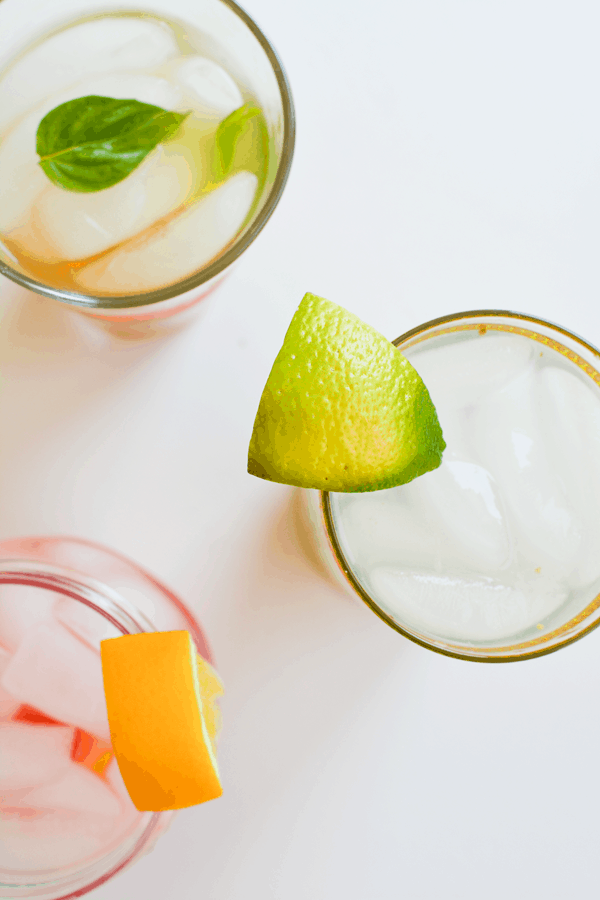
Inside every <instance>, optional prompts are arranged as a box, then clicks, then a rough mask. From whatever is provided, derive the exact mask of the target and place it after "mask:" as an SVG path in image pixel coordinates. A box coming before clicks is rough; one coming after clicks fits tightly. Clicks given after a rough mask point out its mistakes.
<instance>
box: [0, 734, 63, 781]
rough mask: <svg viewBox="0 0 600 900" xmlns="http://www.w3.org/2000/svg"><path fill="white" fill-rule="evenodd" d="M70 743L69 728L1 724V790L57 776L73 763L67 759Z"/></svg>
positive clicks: (50, 779) (48, 779)
mask: <svg viewBox="0 0 600 900" xmlns="http://www.w3.org/2000/svg"><path fill="white" fill-rule="evenodd" d="M72 742H73V730H72V729H71V728H62V727H59V726H52V727H44V726H41V725H21V724H13V723H10V722H8V723H2V724H0V791H2V792H4V791H14V790H20V789H22V788H29V787H34V786H37V785H40V784H45V783H46V782H49V781H52V780H53V779H56V778H59V777H60V776H61V775H62V773H63V772H66V771H67V769H68V768H69V766H71V765H73V764H72V763H71V761H70V758H69V754H70V751H71V744H72ZM0 799H1V794H0Z"/></svg>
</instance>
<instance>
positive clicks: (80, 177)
mask: <svg viewBox="0 0 600 900" xmlns="http://www.w3.org/2000/svg"><path fill="white" fill-rule="evenodd" d="M188 115H189V113H175V112H168V111H167V110H164V109H161V107H160V106H152V105H151V104H149V103H140V102H139V100H115V99H114V98H112V97H96V96H93V95H92V96H90V97H78V98H77V99H76V100H69V101H68V102H67V103H61V105H60V106H57V107H56V108H55V109H53V110H52V111H51V112H49V113H48V114H47V115H45V116H44V118H43V119H42V121H41V122H40V124H39V126H38V130H37V140H36V151H37V153H38V154H39V156H40V166H41V167H42V169H43V170H44V172H45V173H46V175H47V176H48V178H49V179H50V181H52V182H53V183H54V184H56V185H58V187H61V188H65V190H67V191H79V192H82V193H90V192H93V191H103V190H105V188H109V187H112V186H113V184H118V183H119V181H123V179H124V178H127V176H128V175H129V174H130V173H131V172H133V170H134V169H136V168H137V167H138V166H139V164H140V163H141V162H142V161H143V160H144V159H145V158H146V156H147V155H148V154H149V153H150V151H151V150H154V148H155V147H156V145H157V144H159V143H161V141H165V140H167V138H169V137H171V136H172V135H173V134H174V133H175V132H176V131H177V129H178V128H179V126H180V125H181V123H182V122H183V120H184V119H185V118H186V117H187V116H188Z"/></svg>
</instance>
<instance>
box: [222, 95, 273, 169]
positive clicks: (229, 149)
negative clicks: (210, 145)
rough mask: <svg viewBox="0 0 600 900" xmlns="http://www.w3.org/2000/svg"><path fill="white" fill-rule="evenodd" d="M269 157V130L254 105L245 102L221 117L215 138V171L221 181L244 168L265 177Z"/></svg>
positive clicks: (260, 111) (262, 116) (261, 114)
mask: <svg viewBox="0 0 600 900" xmlns="http://www.w3.org/2000/svg"><path fill="white" fill-rule="evenodd" d="M268 158H269V132H268V129H267V123H266V121H265V117H264V115H263V113H262V110H260V109H259V108H258V107H257V106H253V105H252V104H251V103H246V104H245V106H240V108H239V109H236V110H235V111H234V112H232V113H231V114H230V115H229V116H227V118H226V119H223V121H222V122H221V124H220V125H219V127H218V129H217V134H216V137H215V159H214V174H215V180H216V181H222V180H223V179H224V178H227V177H228V176H229V175H231V174H233V172H236V171H240V170H241V169H246V170H247V171H249V172H253V173H254V174H255V175H257V176H258V180H259V183H260V182H261V181H263V180H264V178H265V177H266V172H267V165H268Z"/></svg>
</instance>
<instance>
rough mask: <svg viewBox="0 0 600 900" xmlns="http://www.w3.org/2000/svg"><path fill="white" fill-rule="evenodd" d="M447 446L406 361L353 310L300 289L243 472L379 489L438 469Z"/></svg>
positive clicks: (338, 487) (326, 486)
mask: <svg viewBox="0 0 600 900" xmlns="http://www.w3.org/2000/svg"><path fill="white" fill-rule="evenodd" d="M445 446H446V444H445V442H444V439H443V437H442V430H441V428H440V423H439V422H438V418H437V414H436V411H435V407H434V405H433V403H432V402H431V398H430V396H429V393H428V391H427V388H426V387H425V385H424V384H423V381H422V380H421V378H420V377H419V375H418V373H417V372H416V371H415V369H414V368H413V367H412V366H411V364H410V363H409V361H408V360H407V359H406V358H405V357H404V356H402V354H401V353H400V352H399V351H398V350H397V349H396V348H395V347H394V345H393V344H391V343H390V342H389V341H388V340H386V338H384V337H383V335H381V334H379V332H378V331H375V329H374V328H371V326H370V325H366V324H365V323H364V322H362V321H361V320H360V319H359V318H358V317H357V316H355V315H353V314H352V313H350V312H348V311H347V310H345V309H343V308H342V307H341V306H337V304H335V303H330V302H329V301H328V300H324V299H323V298H322V297H316V296H315V295H314V294H306V295H305V296H304V298H303V300H302V302H301V304H300V306H299V307H298V309H297V311H296V313H295V315H294V317H293V319H292V321H291V324H290V327H289V328H288V331H287V334H286V336H285V338H284V341H283V346H282V348H281V350H280V351H279V354H278V355H277V358H276V360H275V362H274V364H273V368H272V369H271V373H270V375H269V378H268V380H267V383H266V385H265V389H264V391H263V394H262V397H261V400H260V405H259V408H258V413H257V415H256V420H255V422H254V430H253V432H252V438H251V441H250V450H249V454H248V471H249V472H250V474H251V475H257V476H258V477H259V478H265V479H267V480H268V481H279V482H282V483H283V484H291V485H297V486H299V487H305V488H317V489H319V490H325V491H357V492H358V491H377V490H381V489H383V488H391V487H395V486H396V485H399V484H405V483H406V482H408V481H412V479H413V478H416V477H417V476H419V475H423V474H424V473H425V472H429V471H431V470H432V469H436V468H437V467H438V466H439V465H440V463H441V459H442V452H443V450H444V448H445Z"/></svg>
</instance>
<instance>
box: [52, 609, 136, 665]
mask: <svg viewBox="0 0 600 900" xmlns="http://www.w3.org/2000/svg"><path fill="white" fill-rule="evenodd" d="M54 615H55V616H56V618H57V619H58V621H59V622H61V623H62V624H63V625H64V626H65V627H66V628H68V629H69V631H72V632H73V633H74V634H76V635H77V637H78V638H80V639H81V640H82V641H85V643H86V644H88V645H89V646H90V647H91V648H92V649H93V650H96V652H99V651H100V641H104V640H106V639H107V638H114V637H118V636H119V635H120V634H121V632H120V631H119V630H118V629H117V628H116V626H115V625H112V624H111V623H110V622H109V621H108V619H105V618H104V616H102V615H100V613H97V612H95V610H93V609H92V608H91V607H89V606H86V605H85V603H80V602H79V601H78V600H71V598H70V597H61V598H60V599H59V600H57V602H56V606H55V608H54Z"/></svg>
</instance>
